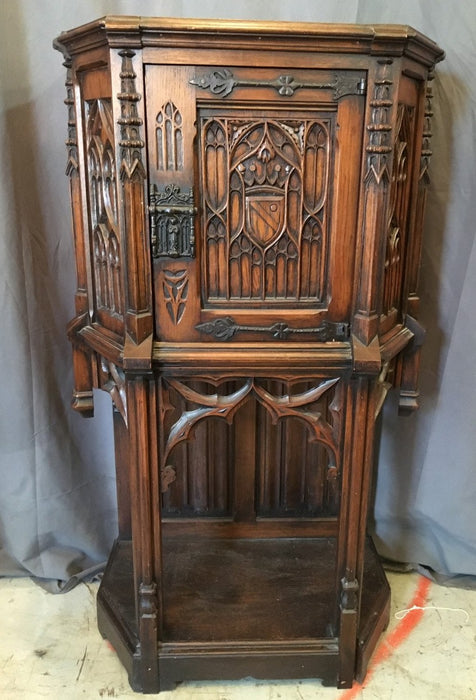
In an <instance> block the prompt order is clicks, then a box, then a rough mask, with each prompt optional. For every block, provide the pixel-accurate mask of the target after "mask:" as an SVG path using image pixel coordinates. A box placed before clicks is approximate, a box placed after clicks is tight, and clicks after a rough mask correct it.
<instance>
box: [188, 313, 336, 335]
mask: <svg viewBox="0 0 476 700" xmlns="http://www.w3.org/2000/svg"><path fill="white" fill-rule="evenodd" d="M195 328H196V329H197V330H198V331H200V332H201V333H206V334H207V335H213V336H214V337H215V338H217V340H230V339H231V338H233V336H234V335H235V334H236V333H270V334H271V335H272V336H273V337H274V338H276V339H277V340H286V339H287V338H288V337H289V336H290V335H303V334H306V335H314V336H316V337H317V340H321V341H327V340H346V339H347V338H348V337H349V324H348V323H333V322H331V321H323V322H322V323H321V324H320V325H319V326H317V328H291V327H290V326H288V324H287V323H283V322H278V323H273V324H272V325H271V326H240V325H239V324H238V323H236V322H235V321H234V320H233V319H232V318H231V317H230V316H226V317H225V318H218V319H216V320H215V321H206V322H205V323H199V324H198V325H197V326H195Z"/></svg>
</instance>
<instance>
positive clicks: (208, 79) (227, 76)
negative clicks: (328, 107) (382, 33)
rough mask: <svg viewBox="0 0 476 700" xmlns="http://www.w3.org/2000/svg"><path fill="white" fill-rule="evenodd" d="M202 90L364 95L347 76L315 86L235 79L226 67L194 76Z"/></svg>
mask: <svg viewBox="0 0 476 700" xmlns="http://www.w3.org/2000/svg"><path fill="white" fill-rule="evenodd" d="M190 83H191V84H192V85H196V86H197V87H199V88H202V90H210V92H212V93H213V94H214V95H218V96H219V97H227V96H228V95H229V94H230V93H231V92H232V91H233V90H234V89H235V88H236V87H271V88H274V89H275V90H276V91H277V92H278V94H279V95H281V96H282V97H292V96H293V95H294V93H295V92H296V90H301V89H303V88H306V89H308V90H309V89H310V90H332V91H333V96H334V100H339V99H340V98H341V97H344V96H345V95H365V92H366V82H365V79H364V78H356V76H355V75H352V74H350V73H335V74H334V80H333V81H332V82H330V83H315V82H312V81H309V82H306V81H302V80H296V79H295V78H294V77H293V76H292V75H280V76H278V77H277V78H275V79H274V80H242V79H240V78H236V77H235V76H234V75H233V73H232V72H231V70H229V68H222V69H221V70H215V71H212V72H211V73H207V74H206V75H201V76H196V77H195V78H192V79H191V80H190Z"/></svg>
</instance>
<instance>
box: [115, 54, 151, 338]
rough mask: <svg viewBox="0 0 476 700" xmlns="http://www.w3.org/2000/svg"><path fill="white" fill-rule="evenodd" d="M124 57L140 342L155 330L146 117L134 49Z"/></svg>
mask: <svg viewBox="0 0 476 700" xmlns="http://www.w3.org/2000/svg"><path fill="white" fill-rule="evenodd" d="M119 56H121V58H122V65H121V72H120V80H121V91H120V93H119V94H118V95H117V98H118V100H119V102H120V105H121V116H120V118H119V120H118V123H119V125H120V130H121V134H120V141H119V147H120V158H121V165H120V178H121V183H122V196H123V212H124V241H125V250H126V257H127V265H126V268H127V271H128V273H127V279H126V307H127V308H126V324H127V330H128V332H129V334H130V336H131V337H132V338H133V340H134V342H136V343H141V342H142V341H143V340H144V339H145V338H146V337H147V336H148V335H150V333H151V332H152V315H151V309H152V302H151V298H150V294H151V282H150V279H151V272H150V263H149V251H148V243H147V236H146V235H145V233H146V230H145V229H146V219H145V215H144V211H145V191H144V186H145V179H146V172H145V168H144V164H143V162H142V149H143V148H144V145H145V144H144V141H143V139H142V137H141V127H142V125H143V119H142V117H141V116H140V115H139V111H138V102H139V101H140V100H141V95H140V93H139V92H138V91H137V89H136V77H137V76H136V73H135V71H134V67H133V62H132V59H133V57H134V56H135V52H134V51H131V50H130V49H124V50H123V51H119Z"/></svg>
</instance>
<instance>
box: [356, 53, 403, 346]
mask: <svg viewBox="0 0 476 700" xmlns="http://www.w3.org/2000/svg"><path fill="white" fill-rule="evenodd" d="M368 106H369V113H370V120H369V123H368V124H367V129H366V131H367V142H366V145H365V152H366V173H365V177H364V192H363V207H362V218H361V251H360V257H359V258H358V260H357V266H358V267H357V269H356V280H358V282H357V285H358V286H357V290H356V314H355V317H354V326H353V331H354V334H355V335H356V336H357V337H358V339H359V340H360V341H361V342H362V343H364V344H365V345H369V344H370V342H371V341H372V338H374V336H375V335H376V333H377V330H378V312H379V310H378V308H377V305H378V300H379V289H380V286H381V284H382V279H381V268H382V264H383V255H384V250H383V245H385V238H384V236H383V235H382V232H383V231H385V229H386V218H387V203H388V195H389V187H390V179H391V161H392V151H393V144H392V129H393V110H394V80H393V61H392V60H391V59H380V60H378V61H377V63H376V67H375V72H374V78H373V85H372V83H371V90H370V99H369V105H368ZM381 263H382V264H381ZM362 270H365V271H366V273H365V274H362Z"/></svg>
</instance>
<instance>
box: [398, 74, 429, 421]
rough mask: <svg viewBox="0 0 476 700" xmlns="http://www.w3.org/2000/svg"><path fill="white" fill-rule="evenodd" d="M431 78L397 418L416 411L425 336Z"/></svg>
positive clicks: (410, 255)
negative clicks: (422, 279) (422, 292)
mask: <svg viewBox="0 0 476 700" xmlns="http://www.w3.org/2000/svg"><path fill="white" fill-rule="evenodd" d="M433 78H434V74H433V72H432V71H430V72H429V74H428V82H427V85H426V93H425V97H424V117H423V131H422V144H421V154H420V173H419V178H418V193H417V199H416V205H415V219H414V224H413V229H412V231H411V239H410V242H409V251H408V270H407V276H408V281H407V289H408V299H407V321H406V325H407V326H409V327H410V328H411V329H412V330H413V332H414V340H413V342H412V343H410V345H409V346H408V347H407V349H406V351H405V353H404V354H403V356H402V357H401V359H400V361H399V368H398V377H399V385H400V399H399V413H400V415H406V414H408V413H412V412H413V411H415V410H416V409H417V408H418V397H419V390H418V374H419V369H420V356H421V346H422V342H423V338H424V335H425V331H424V329H423V328H422V326H421V325H420V324H419V323H418V321H417V320H416V319H417V318H418V313H419V307H420V298H419V296H418V283H419V274H420V260H421V251H422V239H423V223H424V217H425V209H426V200H427V196H428V188H429V184H430V176H429V171H428V169H429V165H430V159H431V156H432V151H431V137H432V130H431V118H432V116H433V108H432V98H433V92H432V88H431V83H432V81H433Z"/></svg>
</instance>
